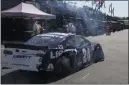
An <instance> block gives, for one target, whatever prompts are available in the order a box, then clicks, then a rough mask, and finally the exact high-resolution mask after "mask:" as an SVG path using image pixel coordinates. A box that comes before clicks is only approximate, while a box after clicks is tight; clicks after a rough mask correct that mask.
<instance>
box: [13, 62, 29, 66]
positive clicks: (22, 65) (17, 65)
mask: <svg viewBox="0 0 129 85" xmlns="http://www.w3.org/2000/svg"><path fill="white" fill-rule="evenodd" d="M12 65H15V66H25V67H29V65H25V64H16V63H13V64H12Z"/></svg>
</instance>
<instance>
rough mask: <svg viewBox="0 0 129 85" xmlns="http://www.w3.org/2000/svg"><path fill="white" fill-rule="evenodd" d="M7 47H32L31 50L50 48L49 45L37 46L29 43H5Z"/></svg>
mask: <svg viewBox="0 0 129 85" xmlns="http://www.w3.org/2000/svg"><path fill="white" fill-rule="evenodd" d="M4 47H5V48H19V49H30V50H48V46H35V45H27V44H12V43H8V44H7V43H6V44H4Z"/></svg>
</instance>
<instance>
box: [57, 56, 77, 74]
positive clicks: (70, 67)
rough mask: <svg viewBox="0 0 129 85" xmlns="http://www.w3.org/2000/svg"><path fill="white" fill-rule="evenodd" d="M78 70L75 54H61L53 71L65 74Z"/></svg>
mask: <svg viewBox="0 0 129 85" xmlns="http://www.w3.org/2000/svg"><path fill="white" fill-rule="evenodd" d="M77 70H78V66H77V59H76V56H70V57H69V56H68V57H66V56H63V57H62V58H60V59H59V60H58V61H57V63H56V66H55V73H56V74H57V75H65V74H69V73H74V72H76V71H77Z"/></svg>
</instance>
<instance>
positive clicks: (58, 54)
mask: <svg viewBox="0 0 129 85" xmlns="http://www.w3.org/2000/svg"><path fill="white" fill-rule="evenodd" d="M62 53H63V51H62V50H60V51H56V52H52V51H51V52H50V59H55V58H57V57H59V56H60V55H61V54H62Z"/></svg>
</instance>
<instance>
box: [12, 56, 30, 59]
mask: <svg viewBox="0 0 129 85" xmlns="http://www.w3.org/2000/svg"><path fill="white" fill-rule="evenodd" d="M31 57H32V56H25V55H14V56H13V58H26V59H30V58H31Z"/></svg>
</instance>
